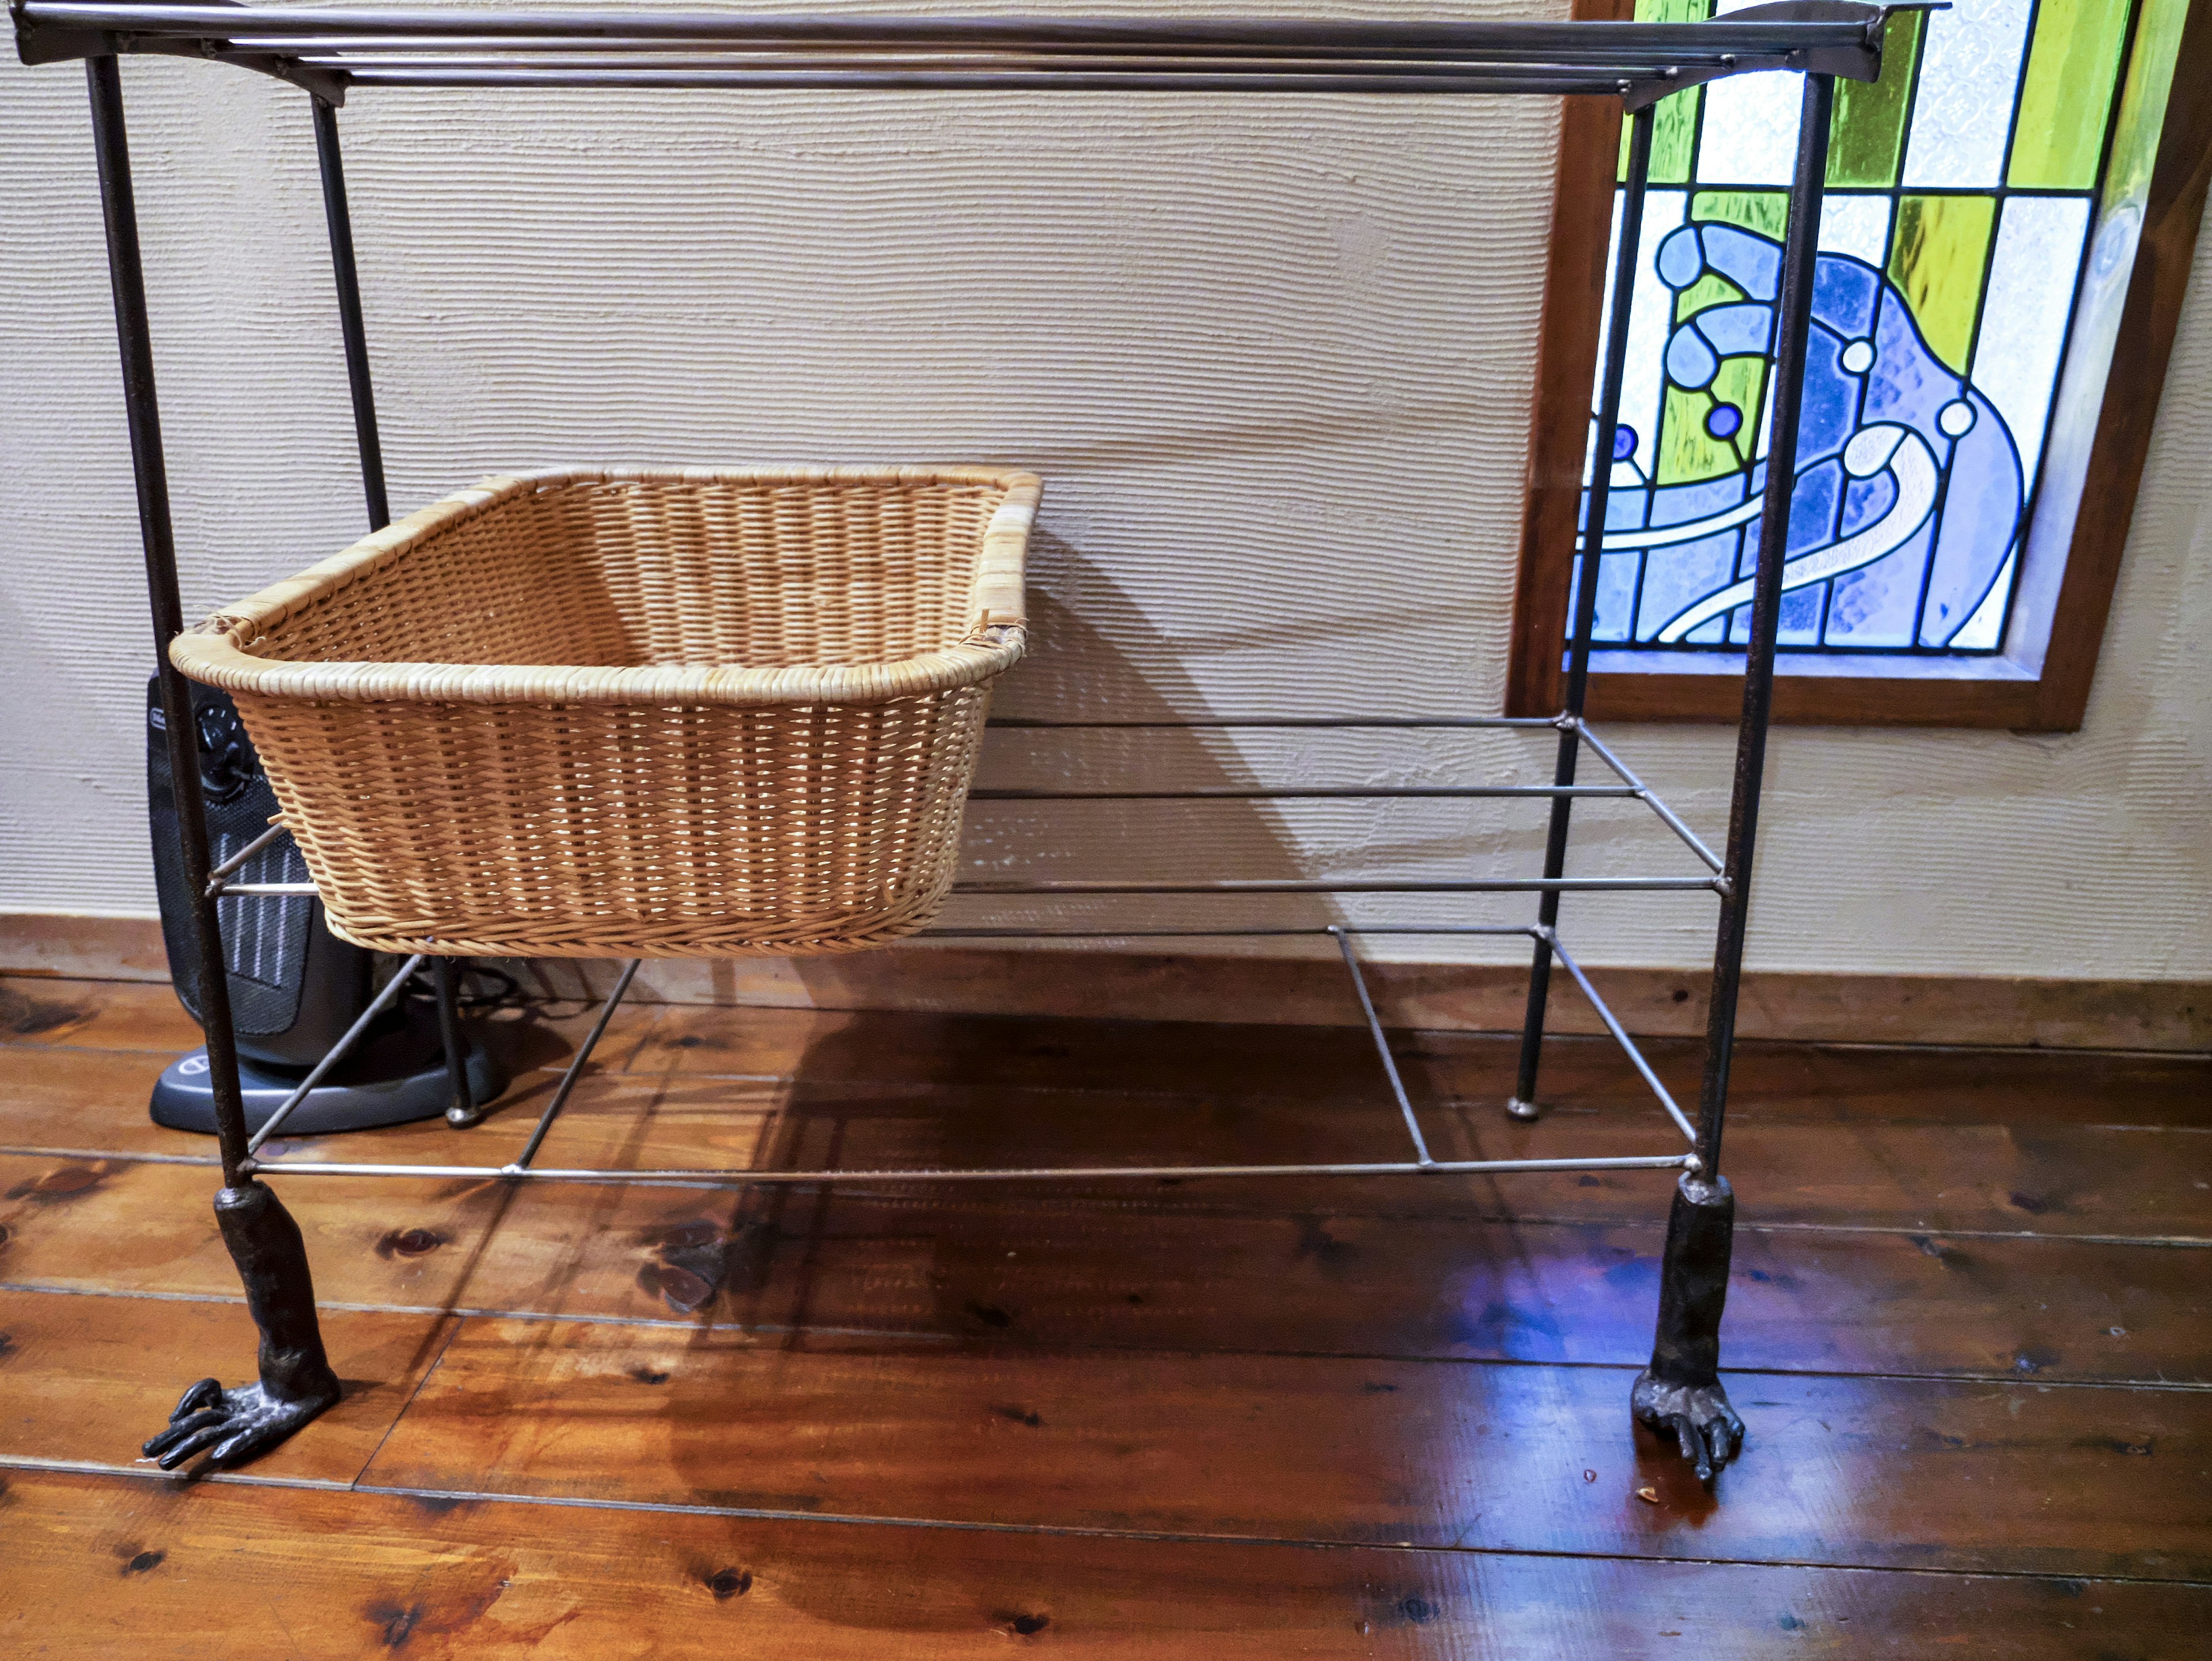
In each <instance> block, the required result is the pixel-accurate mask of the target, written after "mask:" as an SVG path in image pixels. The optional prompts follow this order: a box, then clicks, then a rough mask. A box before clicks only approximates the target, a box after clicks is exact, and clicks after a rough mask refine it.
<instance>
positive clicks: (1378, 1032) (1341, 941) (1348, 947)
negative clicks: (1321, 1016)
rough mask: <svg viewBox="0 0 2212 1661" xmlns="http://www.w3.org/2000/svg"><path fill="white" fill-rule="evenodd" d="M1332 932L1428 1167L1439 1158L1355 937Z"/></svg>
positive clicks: (1393, 1089) (1409, 1130)
mask: <svg viewBox="0 0 2212 1661" xmlns="http://www.w3.org/2000/svg"><path fill="white" fill-rule="evenodd" d="M1328 932H1329V933H1330V934H1334V935H1335V936H1336V948H1337V950H1338V951H1340V952H1342V953H1343V954H1344V967H1345V969H1346V971H1347V972H1348V973H1349V974H1350V975H1351V977H1352V990H1353V991H1354V992H1356V993H1358V995H1359V1013H1361V1014H1363V1015H1364V1016H1365V1017H1366V1018H1367V1033H1368V1036H1369V1037H1371V1038H1373V1039H1374V1040H1375V1053H1376V1056H1380V1057H1381V1058H1382V1062H1383V1076H1384V1077H1386V1078H1388V1079H1389V1080H1390V1093H1391V1095H1393V1096H1395V1098H1397V1101H1398V1111H1399V1112H1400V1113H1401V1114H1402V1115H1403V1116H1404V1117H1405V1120H1406V1134H1407V1135H1409V1136H1411V1137H1412V1138H1413V1154H1414V1157H1415V1158H1416V1159H1418V1160H1419V1162H1420V1165H1421V1166H1422V1168H1423V1169H1426V1168H1427V1167H1428V1166H1430V1165H1434V1164H1435V1163H1436V1161H1435V1159H1431V1157H1430V1155H1429V1143H1428V1139H1427V1138H1426V1137H1425V1136H1423V1135H1421V1122H1420V1119H1419V1117H1418V1116H1416V1115H1415V1113H1414V1112H1413V1102H1412V1100H1411V1099H1410V1098H1408V1097H1407V1094H1406V1081H1405V1080H1403V1079H1401V1078H1400V1077H1399V1076H1398V1058H1397V1057H1396V1056H1393V1055H1392V1054H1391V1053H1390V1038H1389V1034H1388V1033H1386V1032H1384V1031H1383V1022H1382V1019H1381V1018H1380V1017H1379V1016H1377V1015H1376V1013H1375V1000H1374V998H1373V997H1372V996H1371V995H1370V994H1369V992H1368V990H1367V977H1366V976H1365V975H1364V974H1362V973H1361V972H1360V969H1359V958H1358V954H1357V953H1356V952H1353V951H1352V936H1351V934H1349V933H1347V932H1346V930H1344V929H1341V928H1332V929H1330V930H1329V931H1328Z"/></svg>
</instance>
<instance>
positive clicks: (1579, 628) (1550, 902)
mask: <svg viewBox="0 0 2212 1661" xmlns="http://www.w3.org/2000/svg"><path fill="white" fill-rule="evenodd" d="M1652 119H1653V118H1652V112H1651V106H1648V105H1647V106H1645V107H1644V108H1643V109H1640V110H1638V111H1637V112H1636V113H1635V114H1634V115H1633V116H1632V117H1631V118H1630V126H1629V132H1628V179H1627V182H1626V187H1625V189H1624V190H1623V192H1622V196H1621V208H1620V247H1619V248H1618V250H1617V251H1616V252H1615V254H1614V257H1613V290H1612V293H1613V298H1612V301H1611V312H1610V314H1609V316H1608V318H1607V328H1606V338H1605V375H1604V378H1603V380H1601V382H1600V383H1599V388H1598V407H1597V429H1596V434H1595V437H1594V438H1593V439H1592V440H1591V452H1590V484H1589V504H1588V508H1587V510H1586V511H1585V513H1584V514H1583V545H1582V557H1581V559H1580V561H1579V563H1577V567H1576V569H1577V571H1578V572H1579V573H1580V575H1579V578H1578V580H1577V584H1576V590H1575V616H1574V624H1573V627H1572V629H1571V631H1570V634H1569V637H1568V638H1569V645H1568V649H1567V689H1566V691H1567V696H1566V708H1565V717H1566V718H1565V720H1563V721H1561V722H1560V723H1559V756H1558V759H1557V760H1556V761H1555V762H1554V764H1553V770H1552V782H1553V784H1555V785H1559V786H1566V785H1571V784H1572V783H1573V782H1575V764H1576V762H1577V760H1578V759H1579V757H1580V754H1581V747H1582V729H1581V727H1580V724H1579V723H1580V722H1581V720H1582V715H1583V703H1584V702H1585V701H1586V699H1587V698H1588V697H1589V654H1590V630H1591V628H1592V626H1593V624H1595V620H1596V618H1597V572H1598V556H1599V553H1600V551H1601V547H1602V545H1603V538H1604V535H1605V516H1606V506H1607V498H1608V497H1609V496H1611V494H1612V490H1613V430H1614V429H1615V428H1616V427H1617V426H1618V425H1619V423H1620V384H1621V381H1622V379H1623V378H1624V376H1625V375H1626V373H1627V367H1628V324H1629V302H1630V301H1631V300H1632V298H1633V297H1634V295H1635V289H1636V254H1637V245H1638V241H1639V240H1641V238H1642V234H1643V230H1644V182H1645V179H1646V178H1647V177H1648V176H1649V174H1650V170H1651V125H1652ZM1573 812H1574V798H1573V797H1572V796H1571V795H1555V796H1553V798H1552V822H1551V827H1550V830H1549V831H1548V832H1547V835H1546V837H1545V839H1544V875H1545V878H1546V879H1547V880H1554V881H1555V880H1557V879H1559V877H1560V876H1561V875H1563V874H1564V873H1565V870H1566V867H1567V824H1568V820H1569V818H1570V817H1571V814H1572V813H1573ZM1536 922H1537V929H1536V944H1535V948H1534V952H1532V953H1531V955H1530V957H1529V960H1528V1014H1527V1016H1526V1017H1525V1018H1524V1019H1523V1021H1522V1028H1521V1067H1520V1071H1519V1073H1518V1074H1517V1075H1516V1078H1515V1080H1514V1084H1513V1094H1512V1097H1511V1098H1510V1099H1509V1100H1508V1101H1507V1102H1506V1104H1505V1110H1506V1111H1507V1112H1508V1113H1510V1114H1511V1115H1512V1116H1514V1117H1515V1118H1516V1119H1533V1118H1534V1117H1535V1116H1536V1115H1537V1113H1538V1112H1539V1111H1540V1109H1539V1108H1538V1107H1537V1104H1536V1065H1537V1062H1538V1061H1539V1059H1540V1058H1541V1054H1542V1051H1543V1048H1544V1009H1545V1006H1546V1005H1547V1003H1548V1002H1549V1001H1550V998H1551V992H1552V930H1553V928H1554V927H1555V926H1556V925H1557V924H1558V922H1559V890H1558V889H1556V888H1547V889H1546V890H1545V891H1544V897H1543V898H1542V899H1541V901H1540V902H1538V904H1537V908H1536Z"/></svg>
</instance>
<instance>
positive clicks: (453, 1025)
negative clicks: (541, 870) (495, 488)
mask: <svg viewBox="0 0 2212 1661" xmlns="http://www.w3.org/2000/svg"><path fill="white" fill-rule="evenodd" d="M307 101H308V103H309V105H310V106H312V108H313V112H314V118H315V164H316V168H317V170H318V171H319V173H321V175H322V180H323V218H324V220H325V222H326V223H327V224H328V225H329V227H330V233H331V277H332V279H333V280H334V281H335V283H337V291H338V332H339V334H340V336H341V338H343V340H344V343H345V364H346V386H347V387H348V389H349V391H350V392H352V394H353V436H354V444H355V447H356V449H358V450H359V451H360V453H361V489H362V496H363V497H364V498H365V499H366V501H367V502H368V528H369V529H370V530H372V531H380V530H382V529H383V528H384V527H385V526H387V525H389V524H391V523H392V498H391V496H390V494H389V492H387V491H386V489H385V484H384V440H383V437H382V435H381V434H380V432H379V430H378V429H377V424H376V389H375V386H374V383H373V382H372V380H370V377H369V371H368V326H367V325H366V324H365V323H364V322H363V321H362V309H361V272H360V269H359V267H358V266H357V265H356V264H355V261H354V253H353V210H352V209H351V208H350V207H349V206H348V205H347V203H346V187H345V159H344V156H343V153H342V152H341V150H340V149H339V147H338V113H337V108H336V106H333V105H331V104H330V103H328V102H326V101H325V100H323V99H321V98H319V97H315V96H313V94H310V95H309V98H308V100H307ZM466 967H467V959H466V958H462V959H459V960H458V961H456V960H455V959H453V958H439V959H438V961H437V964H436V966H435V968H434V969H433V970H431V977H432V979H433V980H434V981H435V983H436V984H437V993H438V1040H439V1042H440V1043H441V1044H442V1045H443V1046H444V1047H445V1051H446V1074H447V1078H448V1079H450V1080H452V1082H453V1101H452V1103H451V1104H449V1105H448V1106H447V1109H446V1123H447V1124H449V1125H452V1126H453V1128H454V1129H457V1130H465V1129H468V1128H469V1127H470V1126H471V1125H474V1124H480V1123H483V1105H482V1104H479V1103H478V1102H477V1100H476V1099H475V1098H474V1096H473V1095H472V1093H471V1090H470V1087H469V1066H468V1061H469V1051H468V1043H467V1041H466V1039H465V1037H464V1035H463V1034H462V1031H461V1015H460V993H459V980H460V974H461V971H462V970H464V969H465V968H466Z"/></svg>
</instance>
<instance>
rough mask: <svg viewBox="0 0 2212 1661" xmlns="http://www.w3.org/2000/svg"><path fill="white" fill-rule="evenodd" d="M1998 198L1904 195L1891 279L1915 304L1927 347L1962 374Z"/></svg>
mask: <svg viewBox="0 0 2212 1661" xmlns="http://www.w3.org/2000/svg"><path fill="white" fill-rule="evenodd" d="M1996 205H1997V204H1996V200H1995V199H1994V198H1990V197H1986V196H1901V197H1899V198H1898V199H1897V230H1896V234H1894V236H1893V238H1892V239H1891V241H1890V245H1889V250H1890V251H1889V280H1890V281H1891V282H1892V283H1895V284H1896V285H1897V286H1898V288H1899V290H1900V291H1902V293H1903V294H1904V295H1905V301H1906V303H1907V304H1909V305H1910V306H1911V307H1912V315H1913V316H1914V318H1915V319H1917V320H1918V322H1919V324H1920V332H1921V333H1922V335H1923V336H1924V337H1925V338H1927V341H1928V345H1929V350H1931V351H1933V352H1934V353H1935V354H1936V356H1938V357H1940V358H1942V360H1943V362H1946V363H1948V364H1949V365H1950V366H1951V368H1953V369H1954V370H1956V371H1957V372H1958V373H1959V374H1965V373H1966V354H1967V352H1968V350H1971V348H1972V345H1973V344H1974V314H1975V313H1976V312H1977V311H1978V309H1979V308H1980V306H1981V299H1982V268H1983V267H1984V265H1986V264H1988V262H1989V257H1990V228H1991V227H1992V225H1993V224H1994V223H1995V222H1996Z"/></svg>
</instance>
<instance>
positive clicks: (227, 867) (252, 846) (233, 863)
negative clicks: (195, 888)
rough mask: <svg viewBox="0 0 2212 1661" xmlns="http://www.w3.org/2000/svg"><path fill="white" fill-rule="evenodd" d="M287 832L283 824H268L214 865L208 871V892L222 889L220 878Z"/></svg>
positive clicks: (286, 834)
mask: <svg viewBox="0 0 2212 1661" xmlns="http://www.w3.org/2000/svg"><path fill="white" fill-rule="evenodd" d="M289 834H290V832H289V830H288V828H287V827H286V826H284V825H281V824H272V825H270V827H269V828H268V829H267V830H266V831H263V832H262V833H261V834H260V835H259V836H258V837H255V838H254V839H253V840H252V842H250V843H246V846H245V847H243V848H241V849H239V850H238V851H237V852H236V853H235V854H233V855H231V856H230V857H229V858H228V859H227V860H225V861H223V862H222V864H221V865H218V866H216V867H215V868H214V869H213V870H212V871H210V872H209V873H208V892H209V893H210V894H211V895H212V894H217V893H220V892H221V891H222V879H224V878H225V877H227V876H228V875H229V874H230V873H232V872H234V871H235V870H237V869H238V867H240V866H241V865H243V864H245V863H246V861H248V860H250V859H252V857H253V856H254V855H256V854H258V853H259V852H260V851H261V850H262V849H264V848H266V847H268V846H269V844H270V843H272V842H274V841H276V838H277V837H282V836H288V835H289Z"/></svg>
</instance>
